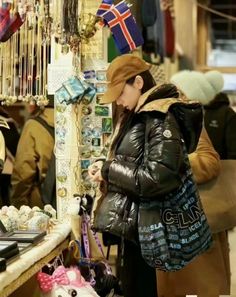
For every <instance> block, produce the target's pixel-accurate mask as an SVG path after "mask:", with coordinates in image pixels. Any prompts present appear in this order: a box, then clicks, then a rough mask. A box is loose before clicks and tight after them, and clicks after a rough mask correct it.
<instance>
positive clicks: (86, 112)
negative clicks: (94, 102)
mask: <svg viewBox="0 0 236 297" xmlns="http://www.w3.org/2000/svg"><path fill="white" fill-rule="evenodd" d="M91 113H92V108H91V107H90V106H87V105H85V106H83V107H82V114H83V115H89V114H91Z"/></svg>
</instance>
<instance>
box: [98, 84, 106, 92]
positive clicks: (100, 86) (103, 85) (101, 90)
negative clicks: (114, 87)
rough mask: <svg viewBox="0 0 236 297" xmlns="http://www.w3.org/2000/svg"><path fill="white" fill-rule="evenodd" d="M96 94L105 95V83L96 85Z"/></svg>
mask: <svg viewBox="0 0 236 297" xmlns="http://www.w3.org/2000/svg"><path fill="white" fill-rule="evenodd" d="M96 89H97V93H105V92H106V90H107V83H96Z"/></svg>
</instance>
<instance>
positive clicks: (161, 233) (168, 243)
mask: <svg viewBox="0 0 236 297" xmlns="http://www.w3.org/2000/svg"><path fill="white" fill-rule="evenodd" d="M185 155H186V156H185V158H186V162H187V164H189V163H188V156H187V153H186V154H185ZM138 234H139V243H140V247H141V253H142V257H143V258H144V260H145V261H146V263H147V264H148V265H150V266H152V267H154V268H157V269H159V270H163V271H177V270H180V269H182V268H183V267H185V266H186V265H187V264H188V263H189V262H191V261H192V260H193V259H194V258H195V257H196V256H198V255H200V254H201V253H203V252H204V251H206V250H208V248H209V247H210V246H211V243H212V235H211V231H210V227H209V225H208V222H207V219H206V215H205V213H204V211H203V208H202V205H201V202H200V199H199V194H198V191H197V186H196V184H195V182H194V181H193V178H192V172H191V169H190V165H189V169H188V171H187V172H186V174H185V175H184V176H183V177H182V185H181V186H180V187H179V188H178V189H176V190H174V191H172V192H171V193H169V194H168V195H166V196H165V197H163V198H162V199H160V200H155V201H148V202H141V203H140V206H139V218H138Z"/></svg>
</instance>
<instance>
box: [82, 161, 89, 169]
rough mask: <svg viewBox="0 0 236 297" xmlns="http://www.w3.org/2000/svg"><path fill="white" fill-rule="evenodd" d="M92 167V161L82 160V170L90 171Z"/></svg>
mask: <svg viewBox="0 0 236 297" xmlns="http://www.w3.org/2000/svg"><path fill="white" fill-rule="evenodd" d="M89 166H90V160H81V169H88V167H89Z"/></svg>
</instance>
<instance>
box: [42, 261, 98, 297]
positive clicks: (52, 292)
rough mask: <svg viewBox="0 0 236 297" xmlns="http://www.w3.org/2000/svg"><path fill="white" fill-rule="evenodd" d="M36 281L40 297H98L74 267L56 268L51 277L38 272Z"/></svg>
mask: <svg viewBox="0 0 236 297" xmlns="http://www.w3.org/2000/svg"><path fill="white" fill-rule="evenodd" d="M37 279H38V282H39V287H40V289H41V291H42V297H76V296H78V297H99V296H98V295H97V293H96V292H95V291H94V289H93V288H92V287H91V285H90V284H89V283H88V282H86V281H85V280H84V278H83V277H82V276H81V273H80V271H79V270H78V269H77V268H75V267H71V268H65V267H64V266H58V267H57V268H56V269H55V271H54V272H53V274H52V275H49V274H46V273H44V272H39V273H38V275H37Z"/></svg>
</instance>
